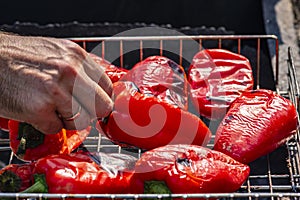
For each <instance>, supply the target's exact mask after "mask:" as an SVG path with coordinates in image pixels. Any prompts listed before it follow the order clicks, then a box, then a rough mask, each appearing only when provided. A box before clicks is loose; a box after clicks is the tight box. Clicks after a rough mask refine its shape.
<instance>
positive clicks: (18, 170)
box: [0, 163, 34, 192]
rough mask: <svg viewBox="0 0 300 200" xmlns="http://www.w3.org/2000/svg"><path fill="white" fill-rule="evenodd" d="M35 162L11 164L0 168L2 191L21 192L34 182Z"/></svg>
mask: <svg viewBox="0 0 300 200" xmlns="http://www.w3.org/2000/svg"><path fill="white" fill-rule="evenodd" d="M33 169H34V163H24V164H10V165H7V166H6V167H4V168H2V169H1V170H0V191H1V192H21V191H23V190H25V189H27V188H28V187H30V186H31V185H32V184H33Z"/></svg>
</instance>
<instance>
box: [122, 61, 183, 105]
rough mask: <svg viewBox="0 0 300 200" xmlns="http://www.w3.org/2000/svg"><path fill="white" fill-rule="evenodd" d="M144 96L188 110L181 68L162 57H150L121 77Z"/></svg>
mask: <svg viewBox="0 0 300 200" xmlns="http://www.w3.org/2000/svg"><path fill="white" fill-rule="evenodd" d="M122 80H123V81H131V82H133V83H134V84H135V85H136V86H137V87H138V88H139V90H140V92H141V93H143V94H145V95H153V96H155V97H156V98H158V99H160V100H162V101H166V102H167V103H169V104H172V105H174V106H178V107H180V108H181V109H184V110H187V109H188V92H187V87H188V81H187V78H186V74H185V71H184V69H183V67H182V66H180V65H178V64H177V63H175V62H174V61H172V60H171V59H169V58H167V57H164V56H150V57H148V58H146V59H144V60H142V61H140V62H138V63H136V64H135V65H134V66H133V68H132V69H131V70H130V71H128V73H127V74H126V75H125V76H123V77H122Z"/></svg>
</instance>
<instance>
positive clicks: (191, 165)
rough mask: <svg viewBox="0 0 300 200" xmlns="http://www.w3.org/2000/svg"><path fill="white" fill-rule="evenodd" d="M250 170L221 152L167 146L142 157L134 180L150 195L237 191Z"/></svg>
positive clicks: (188, 146)
mask: <svg viewBox="0 0 300 200" xmlns="http://www.w3.org/2000/svg"><path fill="white" fill-rule="evenodd" d="M249 173H250V168H249V166H247V165H245V164H242V163H240V162H238V161H235V160H234V159H232V158H231V157H229V156H227V155H225V154H223V153H221V152H217V151H214V150H211V149H208V148H205V147H201V146H196V145H166V146H163V147H159V148H156V149H153V150H150V151H147V152H145V153H144V154H143V155H142V156H141V157H140V159H139V160H138V161H137V163H136V167H135V173H134V175H133V177H132V182H131V183H132V185H133V187H134V188H135V189H136V192H137V193H146V194H148V193H153V194H186V193H222V192H225V193H226V192H235V191H237V190H238V189H239V188H240V187H241V186H242V184H243V183H244V182H245V181H246V179H247V178H248V176H249Z"/></svg>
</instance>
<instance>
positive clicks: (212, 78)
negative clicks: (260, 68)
mask: <svg viewBox="0 0 300 200" xmlns="http://www.w3.org/2000/svg"><path fill="white" fill-rule="evenodd" d="M188 81H189V83H190V86H191V91H190V96H191V100H192V103H193V105H194V106H195V108H196V110H198V112H199V113H200V115H202V116H204V117H206V118H208V119H212V120H215V119H222V118H223V117H224V115H225V114H226V111H227V109H228V107H229V105H230V103H231V102H232V101H233V100H234V99H235V98H237V97H238V96H240V94H241V93H242V92H243V91H247V90H252V89H253V84H254V81H253V75H252V68H251V65H250V62H249V60H248V59H247V58H246V57H244V56H242V55H239V54H236V53H233V52H231V51H228V50H225V49H205V50H202V51H200V52H198V53H197V54H196V55H195V56H194V57H193V60H192V63H191V65H190V68H189V71H188Z"/></svg>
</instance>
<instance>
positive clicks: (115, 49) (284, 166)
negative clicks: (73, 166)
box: [0, 35, 300, 200]
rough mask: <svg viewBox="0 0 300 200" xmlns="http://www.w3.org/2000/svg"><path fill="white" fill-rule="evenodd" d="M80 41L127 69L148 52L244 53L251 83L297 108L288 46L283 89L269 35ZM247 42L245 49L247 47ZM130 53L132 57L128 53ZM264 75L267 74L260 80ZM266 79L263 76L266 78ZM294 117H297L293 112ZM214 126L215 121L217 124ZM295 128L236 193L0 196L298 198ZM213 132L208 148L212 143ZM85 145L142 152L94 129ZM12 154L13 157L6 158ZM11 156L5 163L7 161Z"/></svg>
mask: <svg viewBox="0 0 300 200" xmlns="http://www.w3.org/2000/svg"><path fill="white" fill-rule="evenodd" d="M70 39H71V40H73V41H74V42H76V43H78V44H79V45H81V46H82V47H83V48H84V49H86V50H87V51H89V52H93V53H95V54H97V55H100V56H102V57H103V58H105V59H107V60H109V61H111V62H113V63H114V64H116V65H118V66H120V67H124V68H130V67H132V65H133V63H136V62H137V61H139V60H143V59H144V58H146V57H147V56H149V55H151V54H152V55H154V54H155V55H164V56H167V57H171V58H172V59H173V60H174V61H175V62H177V63H179V64H180V65H182V66H183V67H185V68H186V67H188V64H189V61H190V60H191V58H192V56H193V55H195V54H196V53H197V51H199V50H201V49H203V48H226V49H230V50H231V51H234V52H236V53H239V54H243V55H245V56H246V57H248V58H249V60H250V62H251V64H252V67H253V69H254V77H255V81H256V84H255V86H256V88H266V89H269V88H273V86H270V84H271V85H272V84H274V88H273V89H274V90H275V91H277V92H278V93H280V94H281V95H282V96H284V97H286V98H289V99H290V100H291V101H292V102H293V103H294V104H295V106H296V108H297V110H298V113H299V111H300V110H299V86H298V83H297V79H296V76H295V74H296V72H295V67H294V63H293V56H292V51H291V49H289V51H288V55H287V57H288V59H287V66H282V67H287V68H288V74H287V83H286V84H287V86H288V89H287V90H286V91H280V90H279V89H278V87H277V86H278V80H279V79H280V78H281V77H280V76H279V60H278V57H279V56H278V39H277V37H276V36H274V35H251V36H246V35H243V36H238V35H209V36H146V37H136V36H132V37H129V36H128V37H109V38H106V37H101V38H100V37H98V38H95V37H93V38H70ZM267 43H268V44H270V43H271V44H272V45H271V46H273V47H274V49H273V50H272V49H271V52H275V53H274V58H275V59H273V60H271V70H270V69H268V70H269V71H271V72H272V74H271V75H270V76H271V77H267V76H268V74H265V70H266V69H265V68H266V64H265V63H267V62H265V61H264V60H263V59H264V58H269V56H264V55H265V54H267V55H269V53H268V51H269V50H267V51H266V49H264V45H265V44H267ZM247 47H250V48H247ZM249 49H250V50H253V51H252V53H251V56H252V57H249V54H247V53H249ZM133 55H134V56H133ZM265 78H267V79H265ZM270 79H271V81H269V82H268V83H266V82H267V81H266V80H270ZM298 117H299V116H298ZM216 126H217V125H216ZM299 137H300V135H299V131H297V134H296V135H295V136H294V137H293V138H291V139H290V140H289V141H288V142H287V143H286V145H283V146H281V147H280V148H278V149H277V150H275V151H274V152H272V153H270V154H269V155H267V156H264V157H262V158H259V159H258V160H256V161H254V162H252V163H250V168H251V173H250V176H249V178H248V180H247V181H246V183H245V184H244V185H243V186H242V187H241V188H240V189H239V190H238V191H237V192H235V193H230V194H176V195H175V194H173V195H171V196H169V195H155V194H151V195H144V194H132V195H131V194H128V195H119V194H89V195H82V194H75V195H74V194H73V195H67V194H63V195H62V194H13V193H5V194H4V193H0V199H1V198H4V197H13V198H15V199H22V198H29V199H41V198H43V197H45V198H50V199H51V198H59V199H65V198H66V197H68V198H69V197H72V198H75V199H76V198H84V199H92V198H110V199H124V198H125V199H139V198H145V199H147V198H157V199H161V198H164V197H173V198H180V199H186V198H198V199H199V198H204V199H210V198H219V199H251V200H252V199H272V200H273V199H282V200H283V199H300V194H299V193H298V192H299V191H300V183H299V182H300V169H299V166H300V165H299V164H300V163H299V162H300V160H299V159H300V152H299V148H300V147H299V139H300V138H299ZM213 141H214V137H213V138H212V140H211V142H210V144H209V145H208V147H210V148H211V147H212V146H213ZM8 142H9V141H8V140H2V141H1V143H0V144H1V146H0V152H3V151H8V150H9V148H8V147H7V146H5V144H6V145H7V144H8ZM84 146H85V148H87V149H88V150H90V151H99V152H118V153H129V154H131V155H132V154H133V155H134V156H136V157H139V156H140V155H141V151H140V150H136V151H132V150H128V149H124V148H121V147H119V146H117V145H114V144H113V143H111V142H110V140H109V139H107V138H105V137H103V136H99V134H98V133H97V132H95V133H91V135H90V136H89V137H88V138H87V140H86V141H85V142H84ZM11 158H12V157H11ZM11 161H12V160H10V161H9V162H11Z"/></svg>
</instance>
